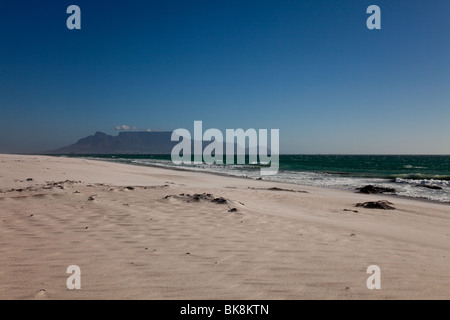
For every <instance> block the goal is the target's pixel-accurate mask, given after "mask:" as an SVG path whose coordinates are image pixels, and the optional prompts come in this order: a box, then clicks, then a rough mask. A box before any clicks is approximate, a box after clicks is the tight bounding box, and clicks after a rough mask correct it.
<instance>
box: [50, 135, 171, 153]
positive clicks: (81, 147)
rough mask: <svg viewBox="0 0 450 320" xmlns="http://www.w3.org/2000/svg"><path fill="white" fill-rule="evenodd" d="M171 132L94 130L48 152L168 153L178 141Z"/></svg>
mask: <svg viewBox="0 0 450 320" xmlns="http://www.w3.org/2000/svg"><path fill="white" fill-rule="evenodd" d="M171 135H172V132H166V131H165V132H119V135H118V136H110V135H107V134H105V133H103V132H96V133H95V134H94V135H92V136H88V137H86V138H83V139H80V140H78V141H77V142H76V143H74V144H72V145H70V146H67V147H63V148H59V149H56V150H52V151H49V152H47V153H50V154H170V153H171V151H172V148H173V146H175V145H176V144H177V143H178V142H177V141H171V140H170V138H171Z"/></svg>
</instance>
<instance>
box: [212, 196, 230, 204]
mask: <svg viewBox="0 0 450 320" xmlns="http://www.w3.org/2000/svg"><path fill="white" fill-rule="evenodd" d="M211 202H214V203H217V204H223V203H227V199H225V198H223V197H218V198H214V199H213V200H211Z"/></svg>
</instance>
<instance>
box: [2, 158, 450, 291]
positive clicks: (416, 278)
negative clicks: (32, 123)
mask: <svg viewBox="0 0 450 320" xmlns="http://www.w3.org/2000/svg"><path fill="white" fill-rule="evenodd" d="M29 178H31V179H32V180H30V181H27V179H29ZM127 187H131V188H127ZM273 187H277V188H280V189H288V190H291V191H282V190H270V188H273ZM292 190H293V191H300V192H293V191H292ZM203 193H209V194H212V195H211V196H204V197H200V198H199V199H195V197H193V196H192V195H194V194H203ZM180 194H184V195H180ZM187 194H189V195H190V196H187ZM167 196H169V197H167ZM218 197H223V198H225V199H226V200H227V202H226V203H222V204H221V203H215V202H212V201H211V200H212V199H214V198H218ZM373 200H389V201H391V202H392V203H394V206H395V207H396V210H375V209H366V208H356V207H355V204H356V203H358V202H364V201H373ZM232 208H236V209H237V211H234V212H229V210H230V209H232ZM344 209H350V210H357V211H358V212H353V211H344ZM449 249H450V206H449V205H447V204H439V203H432V202H426V201H418V200H410V199H403V198H399V197H394V196H386V195H365V194H359V193H355V192H351V191H342V190H332V189H321V188H312V187H305V186H298V185H289V184H281V183H273V182H267V181H260V180H250V179H240V178H234V177H225V176H217V175H212V174H206V173H198V172H189V171H174V170H168V169H162V168H153V167H138V166H131V165H124V164H116V163H108V162H100V161H88V160H83V159H71V158H57V157H43V156H22V155H0V257H1V259H0V298H1V299H433V298H438V299H449V298H450V263H449V261H450V257H449V256H450V251H449ZM69 265H78V266H79V267H80V268H81V289H80V290H76V289H75V290H69V289H68V288H67V287H66V279H67V277H68V276H69V274H66V269H67V267H68V266H69ZM370 265H378V266H379V267H380V268H381V289H380V290H369V289H368V288H367V286H366V280H367V278H368V277H369V275H368V274H367V273H366V270H367V267H368V266H370Z"/></svg>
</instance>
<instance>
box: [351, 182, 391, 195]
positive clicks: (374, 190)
mask: <svg viewBox="0 0 450 320" xmlns="http://www.w3.org/2000/svg"><path fill="white" fill-rule="evenodd" d="M356 190H359V192H361V193H366V194H379V193H395V189H393V188H385V187H377V186H373V185H371V184H369V185H367V186H364V187H362V188H356Z"/></svg>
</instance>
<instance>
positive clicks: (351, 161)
mask: <svg viewBox="0 0 450 320" xmlns="http://www.w3.org/2000/svg"><path fill="white" fill-rule="evenodd" d="M77 157H84V158H92V159H102V160H108V161H115V162H122V163H128V164H134V165H156V166H162V167H177V168H184V169H187V170H195V171H208V172H215V173H221V174H227V175H234V176H244V177H248V178H254V179H256V178H259V177H260V170H259V165H256V164H255V165H252V164H244V165H227V164H225V165H212V166H209V165H206V164H201V165H174V164H173V163H172V161H171V157H170V155H89V156H77ZM263 179H264V180H272V181H281V182H287V183H295V184H301V185H311V186H320V187H332V188H342V189H355V188H357V187H361V186H364V185H367V184H373V185H378V186H386V187H390V188H395V189H396V190H397V192H396V194H398V195H401V196H407V197H412V198H423V199H429V200H434V201H439V202H449V203H450V156H448V155H442V156H438V155H437V156H429V155H281V156H280V170H279V172H278V174H277V175H274V176H264V177H263ZM424 186H425V187H424ZM426 186H429V187H430V186H432V187H434V188H436V189H431V188H427V187H426ZM437 187H439V188H441V189H438V188H437Z"/></svg>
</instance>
